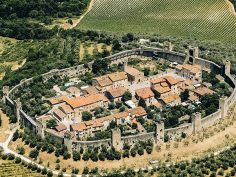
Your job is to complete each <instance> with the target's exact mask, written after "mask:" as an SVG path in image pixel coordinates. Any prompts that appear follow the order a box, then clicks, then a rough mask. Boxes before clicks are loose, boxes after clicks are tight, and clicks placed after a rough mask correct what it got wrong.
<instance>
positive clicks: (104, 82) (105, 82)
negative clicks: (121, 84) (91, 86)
mask: <svg viewBox="0 0 236 177" xmlns="http://www.w3.org/2000/svg"><path fill="white" fill-rule="evenodd" d="M98 83H99V85H100V86H101V87H106V86H108V85H112V81H111V79H110V78H104V79H102V80H99V81H98Z"/></svg>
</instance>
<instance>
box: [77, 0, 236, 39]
mask: <svg viewBox="0 0 236 177" xmlns="http://www.w3.org/2000/svg"><path fill="white" fill-rule="evenodd" d="M229 8H230V7H229V5H228V4H227V3H226V1H225V0H208V1H206V0H198V1H196V0H174V1H173V0H158V1H157V0H119V2H117V0H95V2H94V5H93V8H92V10H91V11H90V12H89V13H88V15H87V16H85V18H84V19H83V20H82V21H81V23H80V24H79V25H78V28H80V29H96V30H99V31H112V32H125V33H126V32H134V33H158V34H161V35H171V36H179V37H188V38H198V39H201V40H212V41H222V42H235V41H236V30H235V27H236V17H235V16H234V15H233V13H232V12H230V9H229Z"/></svg>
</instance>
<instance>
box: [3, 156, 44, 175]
mask: <svg viewBox="0 0 236 177" xmlns="http://www.w3.org/2000/svg"><path fill="white" fill-rule="evenodd" d="M0 176H1V177H7V176H11V177H45V175H42V174H41V173H37V172H36V171H31V170H30V169H27V167H24V166H23V165H21V164H16V163H14V162H13V161H4V160H0Z"/></svg>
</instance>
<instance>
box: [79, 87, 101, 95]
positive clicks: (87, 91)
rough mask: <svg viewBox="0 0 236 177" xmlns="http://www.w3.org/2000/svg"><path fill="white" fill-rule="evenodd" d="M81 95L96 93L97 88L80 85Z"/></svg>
mask: <svg viewBox="0 0 236 177" xmlns="http://www.w3.org/2000/svg"><path fill="white" fill-rule="evenodd" d="M81 91H82V95H95V94H98V93H99V92H98V90H97V88H96V87H94V86H83V87H81Z"/></svg>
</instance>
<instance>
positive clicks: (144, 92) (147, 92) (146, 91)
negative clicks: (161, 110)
mask: <svg viewBox="0 0 236 177" xmlns="http://www.w3.org/2000/svg"><path fill="white" fill-rule="evenodd" d="M135 93H136V95H137V96H138V97H141V98H143V99H146V98H150V97H154V93H153V92H152V90H151V89H150V88H149V87H146V88H142V89H138V90H135Z"/></svg>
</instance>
